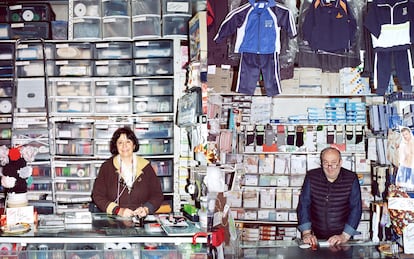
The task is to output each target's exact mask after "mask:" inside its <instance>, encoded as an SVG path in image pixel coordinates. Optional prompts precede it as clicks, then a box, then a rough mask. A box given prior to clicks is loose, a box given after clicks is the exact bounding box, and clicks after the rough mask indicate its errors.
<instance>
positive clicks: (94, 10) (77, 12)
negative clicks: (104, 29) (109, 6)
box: [72, 0, 101, 18]
mask: <svg viewBox="0 0 414 259" xmlns="http://www.w3.org/2000/svg"><path fill="white" fill-rule="evenodd" d="M72 12H73V17H74V18H84V17H95V18H97V17H101V1H100V0H73V10H72Z"/></svg>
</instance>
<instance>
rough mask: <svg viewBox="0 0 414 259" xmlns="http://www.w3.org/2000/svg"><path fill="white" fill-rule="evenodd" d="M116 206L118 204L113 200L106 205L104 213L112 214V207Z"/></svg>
mask: <svg viewBox="0 0 414 259" xmlns="http://www.w3.org/2000/svg"><path fill="white" fill-rule="evenodd" d="M116 207H118V204H116V203H115V202H111V203H109V205H108V207H106V213H107V214H114V209H115V208H116Z"/></svg>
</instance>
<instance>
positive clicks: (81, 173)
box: [55, 161, 95, 178]
mask: <svg viewBox="0 0 414 259" xmlns="http://www.w3.org/2000/svg"><path fill="white" fill-rule="evenodd" d="M92 173H94V172H93V171H92V170H91V164H82V163H76V162H64V161H59V162H56V166H55V174H56V177H81V178H82V177H95V175H92Z"/></svg>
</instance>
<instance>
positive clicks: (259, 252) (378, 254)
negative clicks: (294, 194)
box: [239, 240, 414, 259]
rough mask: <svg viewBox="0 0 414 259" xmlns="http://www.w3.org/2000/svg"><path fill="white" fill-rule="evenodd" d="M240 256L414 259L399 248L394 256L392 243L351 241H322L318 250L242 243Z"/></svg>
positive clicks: (291, 243) (282, 243) (290, 243)
mask: <svg viewBox="0 0 414 259" xmlns="http://www.w3.org/2000/svg"><path fill="white" fill-rule="evenodd" d="M239 256H240V258H274V259H289V258H306V259H313V258H315V259H331V258H332V259H334V258H341V259H344V258H407V259H408V258H414V254H411V255H410V254H404V253H403V250H402V248H401V247H398V246H397V250H396V251H394V256H393V253H392V251H391V243H381V244H380V243H376V242H371V241H349V242H348V243H346V244H344V245H341V246H338V247H329V246H328V245H327V242H326V241H324V240H322V241H320V245H319V246H318V248H317V249H312V248H301V246H300V245H299V242H297V241H296V240H289V241H260V242H242V243H241V244H240V255H239Z"/></svg>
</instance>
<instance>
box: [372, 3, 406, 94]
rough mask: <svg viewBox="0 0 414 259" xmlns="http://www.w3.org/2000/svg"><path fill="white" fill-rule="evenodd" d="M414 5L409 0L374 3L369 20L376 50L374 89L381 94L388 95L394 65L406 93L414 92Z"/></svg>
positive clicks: (373, 45)
mask: <svg viewBox="0 0 414 259" xmlns="http://www.w3.org/2000/svg"><path fill="white" fill-rule="evenodd" d="M412 5H413V4H412V3H410V1H409V0H374V2H373V4H372V5H371V6H370V9H369V10H368V13H367V15H366V18H365V23H364V25H365V27H366V28H367V29H368V31H369V32H370V33H371V39H372V47H373V48H374V52H375V57H374V87H375V88H376V89H377V90H376V93H377V94H378V95H384V94H385V93H386V92H387V89H388V85H389V81H390V77H391V72H392V64H393V62H394V67H395V72H396V74H397V77H398V81H399V83H400V84H401V87H402V89H403V91H404V92H411V90H412V84H413V83H412V77H413V71H412V60H411V53H410V45H411V43H412V40H411V39H412V38H411V36H412V33H411V31H412V30H413V28H410V27H412V26H413V25H412V24H411V21H412V15H413V14H412V11H413V10H412Z"/></svg>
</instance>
